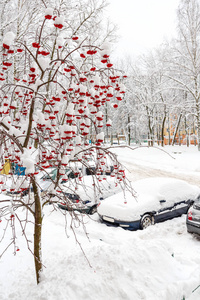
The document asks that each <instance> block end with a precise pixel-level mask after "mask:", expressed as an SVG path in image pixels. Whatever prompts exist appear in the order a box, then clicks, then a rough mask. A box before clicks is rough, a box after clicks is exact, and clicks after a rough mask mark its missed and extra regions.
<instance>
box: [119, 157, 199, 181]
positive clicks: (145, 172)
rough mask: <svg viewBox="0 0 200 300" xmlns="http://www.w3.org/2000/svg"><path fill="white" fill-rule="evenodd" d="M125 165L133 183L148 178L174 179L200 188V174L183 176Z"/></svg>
mask: <svg viewBox="0 0 200 300" xmlns="http://www.w3.org/2000/svg"><path fill="white" fill-rule="evenodd" d="M123 165H124V166H125V167H126V169H127V177H128V178H129V179H130V180H131V181H135V180H138V179H142V178H146V177H173V178H177V179H182V180H185V181H187V182H188V183H191V184H196V185H198V186H200V174H190V173H188V174H181V173H177V172H169V171H164V170H160V169H154V168H150V167H145V166H140V165H137V164H134V163H133V164H132V165H131V166H130V165H129V166H128V165H126V163H124V162H123Z"/></svg>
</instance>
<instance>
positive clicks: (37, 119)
mask: <svg viewBox="0 0 200 300" xmlns="http://www.w3.org/2000/svg"><path fill="white" fill-rule="evenodd" d="M42 12H43V16H42V18H41V19H40V22H39V24H38V27H37V28H36V29H35V31H34V32H32V34H30V33H29V34H28V35H27V36H25V35H23V36H22V37H21V38H20V37H19V35H16V32H15V33H14V32H13V31H7V32H6V33H5V34H4V37H3V41H2V62H1V71H0V82H1V84H0V135H1V144H0V147H1V154H2V155H1V170H3V167H4V163H5V160H9V162H10V163H12V164H13V165H14V167H15V166H16V165H17V166H21V167H24V168H25V176H18V175H15V174H10V176H9V178H10V179H11V183H10V185H9V186H7V187H6V186H5V185H6V184H7V183H6V180H7V177H6V175H4V176H3V175H2V176H1V181H0V188H1V192H2V193H3V192H5V190H7V191H8V189H9V192H10V193H11V194H12V197H11V198H5V199H3V200H0V204H1V206H0V218H1V221H2V222H1V228H2V229H3V234H2V238H3V237H4V235H5V231H6V230H7V228H8V225H9V224H10V225H11V228H13V230H12V238H11V241H10V243H9V244H8V245H7V246H6V247H5V250H6V249H7V248H8V247H9V246H11V245H14V253H16V252H17V251H18V250H19V248H18V246H17V244H16V231H15V222H17V221H18V222H19V223H20V226H21V231H22V233H23V235H24V237H25V239H26V241H27V245H28V248H29V249H30V251H32V252H33V255H34V260H35V270H36V278H37V283H39V282H40V275H41V271H42V256H41V231H42V219H43V206H44V205H45V204H46V203H47V202H51V203H52V199H51V198H49V199H46V198H45V199H43V198H42V195H41V193H40V190H41V188H40V185H39V175H40V173H41V172H43V173H44V172H48V169H49V168H51V167H54V168H56V169H57V176H56V179H55V180H54V181H52V184H53V189H54V191H55V193H57V195H58V198H65V200H66V202H67V201H68V200H69V199H68V198H67V196H66V194H65V193H64V191H63V189H62V185H61V184H60V181H59V179H60V176H63V178H64V180H68V179H67V178H66V176H65V169H66V167H69V166H70V163H71V162H73V171H74V172H75V173H76V177H77V178H76V184H75V185H72V186H71V187H70V189H71V191H72V192H75V191H76V188H77V185H80V184H83V185H84V183H83V181H82V174H81V171H80V169H79V168H78V164H82V165H85V166H86V165H87V157H92V159H93V160H94V162H95V164H96V171H95V175H94V176H95V177H96V178H97V180H98V184H99V185H100V184H101V181H102V180H105V177H104V178H103V177H102V174H104V172H105V171H106V169H107V168H108V167H109V166H108V162H107V157H109V159H110V160H111V162H112V164H113V166H114V172H113V174H112V176H114V177H115V180H116V184H121V185H123V183H124V184H126V183H125V175H124V170H123V168H122V166H121V165H120V164H119V162H118V161H117V159H116V156H115V155H114V154H112V152H110V151H109V148H106V147H105V146H104V144H103V142H104V132H103V131H102V127H103V122H104V113H103V108H104V106H105V104H106V103H109V102H110V101H111V99H112V102H114V103H116V104H117V102H118V101H119V97H120V101H121V100H122V98H123V96H124V93H125V90H124V85H123V84H122V82H123V80H124V75H123V74H121V73H120V72H119V71H116V70H115V69H114V67H113V64H112V61H111V59H110V46H109V44H108V43H104V44H97V45H95V44H93V43H91V41H92V42H93V41H94V38H93V37H91V36H90V35H89V34H90V30H89V31H88V32H87V31H81V30H80V31H79V29H80V28H81V26H82V25H83V24H84V26H85V24H86V21H87V20H86V19H84V20H85V21H82V22H81V24H80V22H78V20H77V19H76V18H74V19H73V18H72V16H71V23H70V22H69V20H68V19H65V16H64V15H61V14H60V10H59V9H52V8H46V9H45V10H43V11H42ZM91 13H92V12H91ZM92 15H93V13H92ZM79 17H80V15H79ZM79 21H80V19H79ZM74 24H78V25H77V26H78V27H76V28H74V27H73V26H74ZM72 25H73V26H72ZM90 28H91V27H90ZM79 32H80V35H79ZM87 34H88V35H87ZM16 70H17V72H16ZM116 107H117V105H116ZM107 125H108V126H110V124H107ZM91 132H92V136H91ZM91 138H92V139H93V140H94V144H90V143H89V140H90V139H91ZM99 185H98V186H96V185H94V189H98V187H99ZM25 191H28V194H27V195H26V196H23V195H24V192H25ZM16 195H17V196H16ZM53 202H54V201H53ZM69 206H70V201H69ZM21 208H23V209H24V217H23V219H22V218H21V217H20V214H18V211H20V212H21ZM71 215H72V217H73V212H71ZM30 218H31V222H33V224H34V247H33V249H32V247H31V245H30V241H29V238H28V236H27V235H26V226H27V223H28V222H29V220H30ZM32 220H33V221H32ZM5 250H4V251H5ZM4 251H3V252H4ZM1 255H2V254H1Z"/></svg>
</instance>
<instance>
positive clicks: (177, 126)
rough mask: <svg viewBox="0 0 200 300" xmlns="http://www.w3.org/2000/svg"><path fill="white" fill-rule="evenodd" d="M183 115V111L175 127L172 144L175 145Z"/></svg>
mask: <svg viewBox="0 0 200 300" xmlns="http://www.w3.org/2000/svg"><path fill="white" fill-rule="evenodd" d="M181 117H182V113H180V115H179V118H178V122H177V125H176V128H175V131H174V136H173V140H172V146H174V144H175V139H176V135H177V132H178V129H179V125H180V122H181Z"/></svg>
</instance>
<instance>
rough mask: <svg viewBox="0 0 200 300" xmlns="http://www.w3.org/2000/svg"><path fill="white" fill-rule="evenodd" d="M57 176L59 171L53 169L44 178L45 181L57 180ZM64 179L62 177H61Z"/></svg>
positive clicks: (67, 171)
mask: <svg viewBox="0 0 200 300" xmlns="http://www.w3.org/2000/svg"><path fill="white" fill-rule="evenodd" d="M69 172H70V169H66V170H65V173H66V174H67V173H69ZM56 175H57V169H53V170H52V171H51V172H50V173H49V174H47V175H44V176H43V178H42V179H43V180H55V179H56ZM61 177H62V175H61Z"/></svg>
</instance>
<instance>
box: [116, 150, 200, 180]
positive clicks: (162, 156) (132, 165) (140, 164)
mask: <svg viewBox="0 0 200 300" xmlns="http://www.w3.org/2000/svg"><path fill="white" fill-rule="evenodd" d="M167 150H168V149H167ZM167 150H166V153H165V152H163V151H159V150H157V149H156V148H154V149H150V148H141V149H138V150H136V151H131V150H130V149H128V148H127V149H123V151H121V149H119V150H117V151H115V152H116V153H117V154H118V159H119V161H120V162H121V163H122V164H123V165H124V167H125V168H126V175H127V177H128V179H129V180H131V181H135V180H138V179H142V178H147V177H157V176H158V177H160V176H161V177H174V178H177V179H182V180H185V181H187V182H188V183H190V184H196V185H198V186H200V153H198V152H194V154H193V155H192V156H191V154H190V156H189V157H188V155H187V154H188V153H187V151H185V152H184V151H182V152H180V150H176V148H173V150H174V151H173V152H172V151H171V153H170V152H169V155H168V154H167ZM186 150H188V149H186ZM194 150H195V149H194Z"/></svg>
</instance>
